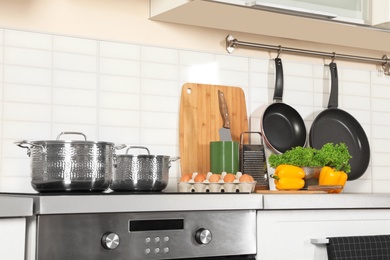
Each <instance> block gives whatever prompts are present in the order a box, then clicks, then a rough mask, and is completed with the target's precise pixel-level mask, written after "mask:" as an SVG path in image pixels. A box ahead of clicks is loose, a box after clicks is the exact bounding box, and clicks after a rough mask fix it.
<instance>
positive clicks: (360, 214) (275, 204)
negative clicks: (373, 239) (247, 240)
mask: <svg viewBox="0 0 390 260" xmlns="http://www.w3.org/2000/svg"><path fill="white" fill-rule="evenodd" d="M263 203H264V209H263V210H260V211H258V213H257V236H258V237H257V238H258V239H257V259H267V260H277V259H278V260H279V259H283V260H284V259H291V260H312V259H316V260H326V259H328V258H327V252H326V244H320V245H318V244H313V243H311V239H319V240H322V239H325V238H327V237H338V236H360V235H383V234H390V205H389V203H390V202H388V198H387V197H386V196H382V195H373V194H371V195H370V194H366V195H364V194H359V195H358V194H338V195H336V194H325V195H320V194H316V195H291V194H290V195H273V196H271V195H264V199H263Z"/></svg>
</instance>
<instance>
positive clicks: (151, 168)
mask: <svg viewBox="0 0 390 260" xmlns="http://www.w3.org/2000/svg"><path fill="white" fill-rule="evenodd" d="M136 148H138V149H144V150H146V151H147V153H148V154H140V155H132V154H128V152H129V150H130V149H136ZM178 159H180V158H179V157H172V158H171V157H170V156H165V155H150V152H149V149H148V148H146V147H144V146H130V147H128V148H127V149H126V154H123V155H116V163H114V173H113V178H112V182H111V185H110V188H111V189H112V190H114V191H162V190H163V189H165V188H166V187H167V185H168V179H169V168H170V167H171V162H173V161H176V160H178Z"/></svg>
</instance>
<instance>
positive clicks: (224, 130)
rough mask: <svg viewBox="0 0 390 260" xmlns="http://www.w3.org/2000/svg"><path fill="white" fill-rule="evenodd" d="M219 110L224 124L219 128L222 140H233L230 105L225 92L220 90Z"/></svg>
mask: <svg viewBox="0 0 390 260" xmlns="http://www.w3.org/2000/svg"><path fill="white" fill-rule="evenodd" d="M218 101H219V111H220V112H221V116H222V120H223V125H222V127H221V128H220V129H219V139H220V140H221V141H232V134H231V132H230V120H229V113H228V107H227V105H226V101H225V94H224V93H223V92H222V91H221V90H218Z"/></svg>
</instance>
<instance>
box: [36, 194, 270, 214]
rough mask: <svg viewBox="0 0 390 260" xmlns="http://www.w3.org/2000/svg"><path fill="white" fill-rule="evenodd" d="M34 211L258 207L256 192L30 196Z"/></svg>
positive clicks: (90, 211) (260, 203) (60, 212)
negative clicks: (32, 199) (32, 200)
mask: <svg viewBox="0 0 390 260" xmlns="http://www.w3.org/2000/svg"><path fill="white" fill-rule="evenodd" d="M33 198H34V204H35V206H34V213H36V214H71V213H99V212H100V213H104V212H142V211H144V212H145V211H149V212H150V211H192V210H248V209H253V210H260V209H262V208H263V200H262V197H261V195H257V194H239V193H237V194H194V193H190V194H180V193H175V194H169V193H167V194H164V193H162V194H131V195H80V196H70V195H61V196H57V195H55V196H50V195H44V196H33Z"/></svg>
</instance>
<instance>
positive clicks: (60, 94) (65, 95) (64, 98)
mask: <svg viewBox="0 0 390 260" xmlns="http://www.w3.org/2000/svg"><path fill="white" fill-rule="evenodd" d="M53 104H56V105H69V106H80V107H96V105H97V92H96V91H93V90H85V89H70V88H54V89H53Z"/></svg>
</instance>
